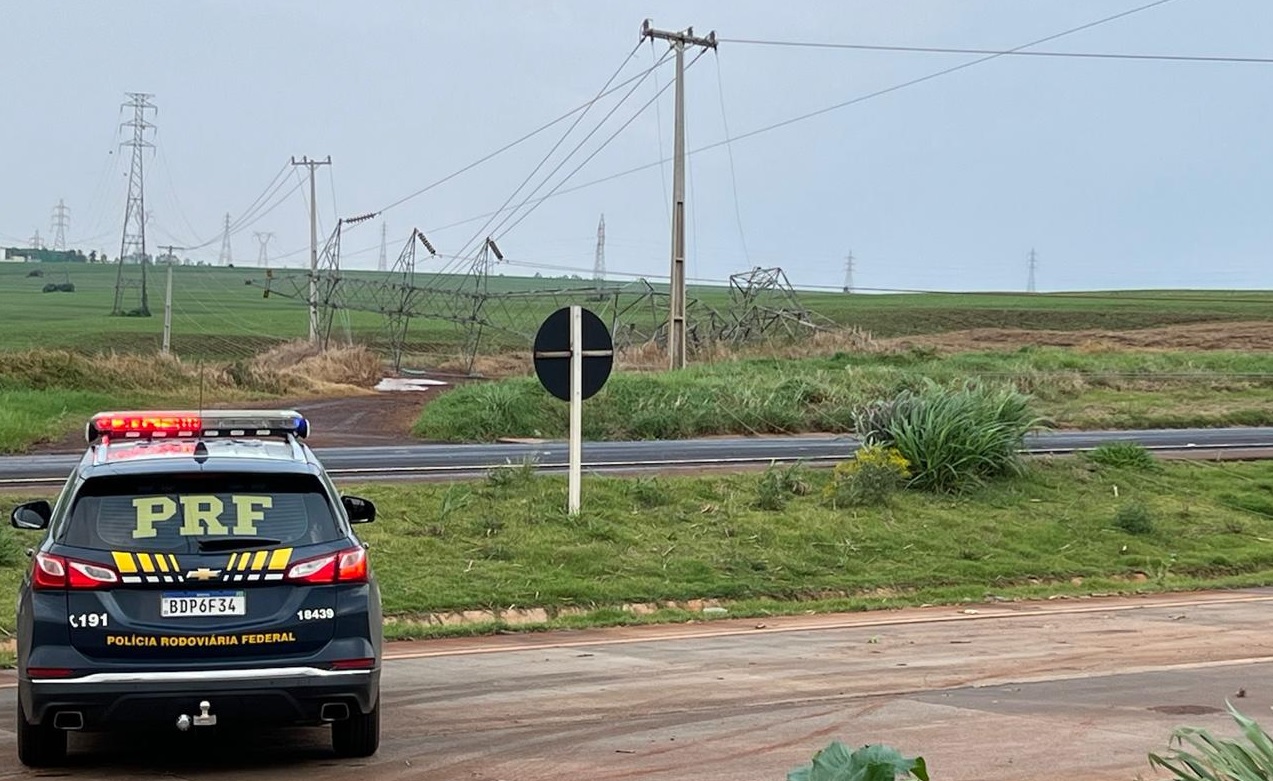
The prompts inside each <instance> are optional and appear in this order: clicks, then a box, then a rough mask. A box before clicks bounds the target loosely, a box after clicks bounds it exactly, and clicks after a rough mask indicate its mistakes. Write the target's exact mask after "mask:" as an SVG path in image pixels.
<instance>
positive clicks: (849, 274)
mask: <svg viewBox="0 0 1273 781" xmlns="http://www.w3.org/2000/svg"><path fill="white" fill-rule="evenodd" d="M854 262H855V261H854V258H853V250H849V254H848V256H847V257H846V258H845V259H844V292H845V293H852V292H853V264H854Z"/></svg>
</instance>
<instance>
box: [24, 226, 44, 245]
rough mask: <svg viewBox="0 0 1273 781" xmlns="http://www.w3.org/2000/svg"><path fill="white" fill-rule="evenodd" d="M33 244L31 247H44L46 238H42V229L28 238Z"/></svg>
mask: <svg viewBox="0 0 1273 781" xmlns="http://www.w3.org/2000/svg"><path fill="white" fill-rule="evenodd" d="M27 241H28V242H30V244H31V249H44V239H42V238H40V231H39V230H38V229H37V230H36V231H35V235H34V236H32V237H31V238H29V239H27Z"/></svg>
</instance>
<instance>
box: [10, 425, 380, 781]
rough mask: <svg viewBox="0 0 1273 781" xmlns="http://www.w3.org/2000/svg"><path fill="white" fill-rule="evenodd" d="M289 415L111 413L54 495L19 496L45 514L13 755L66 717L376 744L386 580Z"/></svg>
mask: <svg viewBox="0 0 1273 781" xmlns="http://www.w3.org/2000/svg"><path fill="white" fill-rule="evenodd" d="M308 430H309V425H308V423H307V422H306V420H305V419H304V418H303V417H301V416H300V415H299V414H297V413H295V412H290V411H289V412H258V411H244V412H220V411H218V412H215V413H202V414H200V413H187V412H125V413H103V414H99V415H96V416H94V417H93V418H92V420H91V421H90V422H89V424H88V426H87V432H86V434H87V439H88V441H89V444H90V447H89V449H88V452H87V453H85V455H84V457H83V459H82V460H81V462H80V464H79V466H78V467H77V468H76V469H75V471H74V473H73V474H72V475H71V477H70V479H69V480H68V481H67V483H66V485H65V487H64V488H63V489H62V492H61V495H60V496H58V498H57V501H56V502H55V503H54V504H53V505H50V504H49V503H48V502H45V501H38V502H28V503H26V504H23V505H20V506H18V507H17V508H16V509H14V511H13V515H12V522H13V525H14V526H15V527H17V528H19V529H33V530H44V531H45V535H44V539H43V541H42V542H41V543H40V544H39V545H38V547H36V548H35V549H34V551H32V558H33V561H32V567H31V570H30V572H29V573H28V575H27V577H26V579H25V580H24V582H23V584H22V587H21V591H20V594H19V599H18V680H19V683H18V707H17V734H18V757H19V758H20V759H21V760H22V762H23V763H24V764H26V765H29V766H45V765H52V764H56V763H58V762H59V761H61V760H63V759H64V758H65V756H66V748H67V732H69V731H73V730H105V729H113V728H119V727H156V728H166V729H175V730H182V731H186V730H190V729H202V728H206V727H211V726H213V725H216V724H223V725H226V724H229V725H239V724H253V723H255V724H275V725H290V724H302V725H303V724H312V725H320V724H330V725H331V731H332V746H333V748H334V749H335V751H336V753H337V754H339V755H342V756H348V757H361V756H369V755H371V754H373V753H375V751H376V749H377V747H378V746H379V742H380V663H381V612H380V591H379V589H378V587H377V585H376V581H375V579H374V578H373V576H372V574H371V570H370V568H369V566H368V562H367V551H366V546H365V545H363V543H361V542H360V541H359V539H358V537H357V536H356V535H355V534H354V529H353V526H352V525H353V524H358V523H366V522H368V521H371V520H373V519H374V518H375V507H374V506H373V505H372V503H371V502H369V501H367V500H365V499H360V498H357V497H353V496H341V495H340V494H339V493H338V492H337V490H336V488H335V486H334V485H332V482H331V480H330V479H329V478H328V476H327V474H326V473H325V472H324V471H323V467H322V465H321V464H320V463H319V462H318V460H317V458H315V456H314V453H313V452H312V451H311V450H310V449H309V448H308V447H306V446H305V444H304V443H303V442H302V441H301V440H302V439H303V438H304V437H305V435H306V434H307V433H308Z"/></svg>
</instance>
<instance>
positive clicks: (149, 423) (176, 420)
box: [88, 412, 203, 442]
mask: <svg viewBox="0 0 1273 781" xmlns="http://www.w3.org/2000/svg"><path fill="white" fill-rule="evenodd" d="M88 425H89V429H90V433H89V437H88V438H89V441H90V442H91V441H92V440H93V439H96V438H97V437H94V436H93V434H92V432H94V431H95V432H96V434H97V436H98V437H126V438H137V439H161V438H163V437H193V436H194V435H196V434H198V433H199V432H200V431H202V430H203V418H201V417H199V416H198V415H186V414H181V413H164V412H158V413H156V412H142V413H138V412H109V413H102V414H100V415H95V416H93V419H92V420H91V421H89V424H88Z"/></svg>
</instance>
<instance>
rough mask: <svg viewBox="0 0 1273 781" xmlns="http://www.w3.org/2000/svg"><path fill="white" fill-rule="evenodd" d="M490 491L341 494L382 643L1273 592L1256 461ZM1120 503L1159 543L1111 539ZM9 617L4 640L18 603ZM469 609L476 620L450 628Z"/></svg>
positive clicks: (1073, 463) (1267, 513)
mask: <svg viewBox="0 0 1273 781" xmlns="http://www.w3.org/2000/svg"><path fill="white" fill-rule="evenodd" d="M786 469H787V468H785V467H775V470H778V471H785V470H786ZM493 475H498V476H497V477H495V476H493V477H492V478H489V479H485V480H480V481H471V482H456V483H422V484H411V485H399V484H386V483H378V484H371V485H358V486H348V488H347V490H348V492H349V493H354V494H358V495H364V496H367V497H369V498H371V499H373V500H374V501H375V502H376V503H377V505H378V508H379V511H380V512H379V517H378V519H377V521H376V523H374V524H371V525H370V526H368V527H366V529H365V535H366V539H367V540H368V541H369V542H370V544H371V556H372V561H373V564H374V566H375V568H376V570H377V572H378V573H379V577H380V583H381V588H382V591H383V595H384V605H385V610H386V613H387V615H389V616H390V620H389V623H388V625H387V631H388V633H389V635H390V636H392V637H423V636H436V635H443V634H449V633H475V632H483V631H494V630H497V629H501V628H506V627H510V626H518V627H524V628H543V627H549V626H557V627H579V626H603V625H618V624H630V623H642V622H661V621H684V620H688V619H695V618H698V619H702V618H704V617H705V616H706V617H711V612H709V613H707V614H704V612H703V610H704V608H705V607H710V606H720V607H721V608H724V610H723V611H721V613H722V614H725V615H730V616H764V615H772V614H783V613H802V612H805V611H810V610H812V611H842V610H863V609H879V608H890V607H900V606H904V605H917V604H923V603H932V604H939V603H959V602H964V601H969V602H974V603H976V602H983V601H986V600H1001V599H1016V598H1044V597H1048V596H1052V595H1057V594H1062V595H1064V594H1090V593H1121V592H1137V591H1156V590H1185V589H1193V588H1202V587H1219V588H1224V587H1238V586H1252V585H1268V584H1273V550H1270V547H1269V545H1268V543H1267V540H1268V539H1270V538H1273V466H1270V465H1269V464H1267V463H1225V464H1223V465H1217V464H1213V463H1183V462H1166V463H1163V464H1162V465H1161V468H1159V469H1155V470H1143V469H1121V468H1112V467H1105V466H1099V465H1095V464H1092V463H1091V462H1089V461H1087V460H1085V459H1077V458H1072V459H1057V460H1055V461H1050V460H1049V461H1042V462H1032V464H1031V466H1030V468H1029V469H1028V470H1027V471H1026V472H1025V473H1024V474H1023V475H1021V476H1019V477H1013V478H1003V479H996V480H992V481H990V482H988V483H986V484H985V485H982V486H980V487H973V488H969V489H967V490H965V491H963V492H959V493H938V492H933V491H925V490H915V489H907V488H904V487H903V488H900V489H898V490H896V491H894V492H893V493H892V494H891V497H890V498H889V500H888V501H887V502H886V503H865V504H857V503H847V504H846V503H840V502H837V501H834V500H833V499H832V498H830V497H829V496H828V495H827V493H826V488H827V486H828V485H829V484H830V483H831V481H832V480H833V470H803V469H802V470H796V471H794V472H791V473H789V474H788V475H786V476H785V477H783V478H782V479H777V478H774V477H770V476H768V475H767V474H766V473H765V472H751V473H743V474H734V475H709V476H698V477H663V476H660V477H644V478H637V479H627V478H609V477H588V478H586V479H585V482H584V496H583V512H582V514H581V515H579V516H578V517H573V518H572V517H570V516H568V515H566V513H565V512H564V506H565V495H566V486H565V481H564V480H563V479H559V478H556V477H543V476H533V474H532V473H531V472H530V471H529V470H528V469H526V468H524V467H521V466H517V467H510V468H508V469H501V470H498V471H496V472H494V473H493ZM767 482H769V483H774V484H777V485H778V486H780V488H781V490H783V491H785V495H784V496H783V497H782V499H781V502H780V509H766V508H765V507H764V506H763V503H762V502H761V496H762V492H763V491H765V490H773V489H772V488H765V486H766V483H767ZM12 501H13V502H15V503H16V502H17V501H20V498H19V497H17V496H14V497H12ZM1128 502H1138V503H1140V504H1141V505H1142V506H1143V508H1144V509H1145V512H1146V513H1148V514H1149V517H1150V518H1151V519H1152V528H1150V529H1147V530H1141V529H1139V528H1135V529H1130V530H1129V529H1125V528H1121V526H1120V523H1119V522H1118V520H1117V519H1118V516H1119V513H1120V510H1121V508H1123V507H1124V506H1125V505H1126V504H1127V503H1128ZM770 506H773V505H770ZM32 541H33V540H32V538H31V537H29V536H28V535H26V534H25V533H21V532H17V531H15V530H12V529H8V528H6V529H4V530H3V533H2V534H0V593H13V592H12V589H14V588H15V587H16V585H17V581H18V579H19V574H20V572H21V570H22V569H24V568H25V567H26V566H27V565H28V564H29V560H28V559H27V558H26V557H25V556H23V555H22V552H21V550H22V548H24V547H26V546H28V545H30V544H31V542H32ZM0 611H3V612H0V627H3V628H4V629H5V630H6V631H12V628H13V612H12V611H13V604H12V601H10V602H9V603H7V604H0ZM464 611H485V612H484V613H483V615H484V616H486V618H481V617H479V618H477V619H472V618H471V619H470V620H467V621H460V620H459V618H458V616H459V614H460V613H463V612H464ZM726 611H727V612H726Z"/></svg>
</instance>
